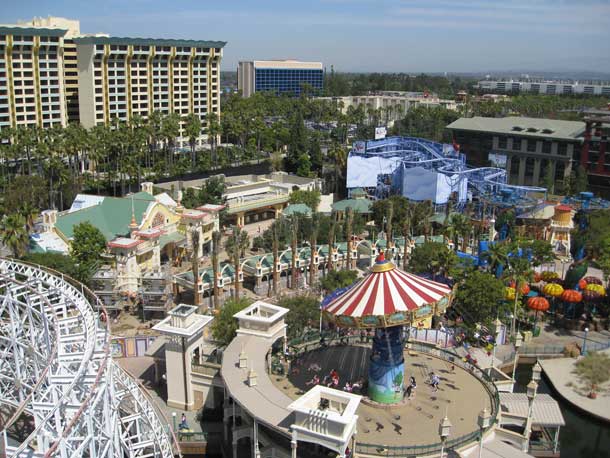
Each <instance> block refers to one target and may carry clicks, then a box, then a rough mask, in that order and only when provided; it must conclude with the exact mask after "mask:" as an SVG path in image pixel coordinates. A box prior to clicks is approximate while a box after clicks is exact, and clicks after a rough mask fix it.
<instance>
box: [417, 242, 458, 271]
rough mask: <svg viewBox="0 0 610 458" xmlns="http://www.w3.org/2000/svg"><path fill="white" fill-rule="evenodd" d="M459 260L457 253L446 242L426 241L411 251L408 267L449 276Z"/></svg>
mask: <svg viewBox="0 0 610 458" xmlns="http://www.w3.org/2000/svg"><path fill="white" fill-rule="evenodd" d="M457 261H458V258H457V255H456V254H455V253H454V252H453V251H451V250H450V249H449V248H447V245H445V244H444V243H441V242H425V243H422V244H421V245H418V246H416V247H415V248H414V249H413V251H412V252H411V259H410V260H409V265H408V269H409V270H410V271H411V272H415V273H429V274H432V275H442V276H447V275H448V274H449V272H450V271H451V270H452V269H453V268H454V267H455V266H456V265H457Z"/></svg>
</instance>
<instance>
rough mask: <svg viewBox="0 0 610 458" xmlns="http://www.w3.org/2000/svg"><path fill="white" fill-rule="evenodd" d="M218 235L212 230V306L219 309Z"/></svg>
mask: <svg viewBox="0 0 610 458" xmlns="http://www.w3.org/2000/svg"><path fill="white" fill-rule="evenodd" d="M220 237H221V234H220V232H219V231H214V232H212V275H213V276H214V278H213V279H212V282H213V285H214V308H215V309H216V310H219V309H220V298H219V297H218V295H219V294H220V290H219V288H218V274H219V273H220V264H219V262H218V251H219V248H220Z"/></svg>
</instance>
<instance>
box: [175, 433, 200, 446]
mask: <svg viewBox="0 0 610 458" xmlns="http://www.w3.org/2000/svg"><path fill="white" fill-rule="evenodd" d="M175 434H176V438H177V439H178V442H206V443H207V441H208V436H207V433H205V432H203V431H197V432H195V431H189V432H180V431H176V433H175Z"/></svg>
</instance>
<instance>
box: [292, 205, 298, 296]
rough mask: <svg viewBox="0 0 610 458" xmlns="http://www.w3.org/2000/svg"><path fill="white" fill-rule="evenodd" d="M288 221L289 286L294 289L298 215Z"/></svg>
mask: <svg viewBox="0 0 610 458" xmlns="http://www.w3.org/2000/svg"><path fill="white" fill-rule="evenodd" d="M290 222H291V223H292V224H291V226H290V232H291V237H290V251H291V252H292V260H291V269H290V286H291V287H292V289H296V287H297V256H298V252H297V238H298V236H299V217H298V215H296V214H295V215H294V216H293V217H292V218H290Z"/></svg>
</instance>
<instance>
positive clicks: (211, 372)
mask: <svg viewBox="0 0 610 458" xmlns="http://www.w3.org/2000/svg"><path fill="white" fill-rule="evenodd" d="M191 370H192V371H193V372H194V373H196V374H200V375H206V376H208V377H215V376H216V375H218V373H219V372H220V364H216V363H209V362H203V363H197V362H194V361H193V362H192V363H191Z"/></svg>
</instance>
